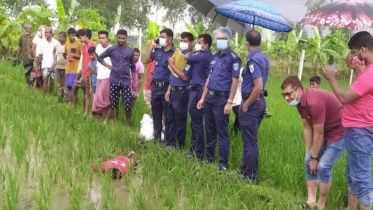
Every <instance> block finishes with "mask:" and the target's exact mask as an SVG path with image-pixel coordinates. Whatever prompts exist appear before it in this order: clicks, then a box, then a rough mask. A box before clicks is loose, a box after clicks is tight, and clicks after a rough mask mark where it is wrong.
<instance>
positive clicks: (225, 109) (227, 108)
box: [224, 103, 232, 115]
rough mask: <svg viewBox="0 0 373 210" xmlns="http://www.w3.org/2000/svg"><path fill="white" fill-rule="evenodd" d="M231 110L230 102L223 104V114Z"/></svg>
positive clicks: (227, 113)
mask: <svg viewBox="0 0 373 210" xmlns="http://www.w3.org/2000/svg"><path fill="white" fill-rule="evenodd" d="M231 111H232V104H230V103H227V104H225V107H224V114H225V115H229V114H230V113H231Z"/></svg>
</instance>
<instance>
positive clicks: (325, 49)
mask: <svg viewBox="0 0 373 210" xmlns="http://www.w3.org/2000/svg"><path fill="white" fill-rule="evenodd" d="M313 30H314V37H307V38H306V39H304V40H302V42H303V43H304V44H305V47H306V51H307V58H309V59H311V61H312V64H313V65H314V66H315V67H316V74H318V75H320V70H321V68H322V67H323V66H325V65H327V63H328V58H329V57H330V56H332V57H333V58H334V60H339V59H340V58H341V56H340V54H339V53H337V52H336V51H335V50H334V49H335V47H332V46H331V45H330V44H331V41H330V40H331V39H329V40H328V39H321V37H320V33H319V29H318V28H316V27H315V28H313Z"/></svg>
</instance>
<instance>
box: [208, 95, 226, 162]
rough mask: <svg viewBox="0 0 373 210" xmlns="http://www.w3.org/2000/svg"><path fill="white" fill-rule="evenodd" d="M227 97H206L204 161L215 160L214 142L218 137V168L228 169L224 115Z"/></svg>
mask: <svg viewBox="0 0 373 210" xmlns="http://www.w3.org/2000/svg"><path fill="white" fill-rule="evenodd" d="M227 100H228V96H211V95H207V97H206V101H205V105H204V117H205V133H206V160H207V161H210V162H213V161H214V160H215V148H216V140H217V137H219V166H222V167H225V168H228V156H229V149H230V139H229V132H228V124H229V115H225V114H224V107H225V105H226V104H227Z"/></svg>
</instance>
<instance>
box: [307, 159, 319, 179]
mask: <svg viewBox="0 0 373 210" xmlns="http://www.w3.org/2000/svg"><path fill="white" fill-rule="evenodd" d="M317 165H319V161H318V160H312V159H311V161H310V163H309V166H310V173H311V175H313V176H315V175H316V174H317Z"/></svg>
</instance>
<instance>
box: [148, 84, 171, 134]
mask: <svg viewBox="0 0 373 210" xmlns="http://www.w3.org/2000/svg"><path fill="white" fill-rule="evenodd" d="M167 88H168V87H157V86H155V85H152V87H151V90H152V93H151V105H152V113H153V127H154V139H159V140H160V139H161V135H162V115H163V114H164V115H165V116H166V115H167V107H168V102H167V101H166V99H165V94H166V92H167Z"/></svg>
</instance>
